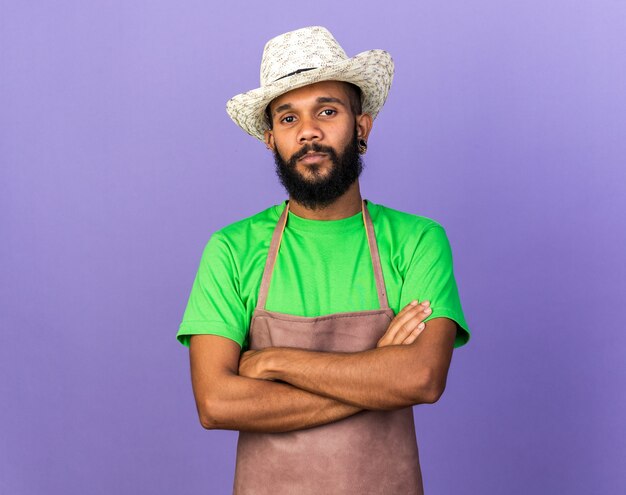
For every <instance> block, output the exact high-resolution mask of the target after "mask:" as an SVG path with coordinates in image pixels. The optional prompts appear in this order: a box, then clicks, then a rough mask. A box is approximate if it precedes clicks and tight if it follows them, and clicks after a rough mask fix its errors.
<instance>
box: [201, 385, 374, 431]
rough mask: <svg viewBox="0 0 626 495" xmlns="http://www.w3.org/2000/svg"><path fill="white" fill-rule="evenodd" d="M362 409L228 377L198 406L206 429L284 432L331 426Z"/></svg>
mask: <svg viewBox="0 0 626 495" xmlns="http://www.w3.org/2000/svg"><path fill="white" fill-rule="evenodd" d="M361 409H362V408H359V407H356V406H353V405H348V404H345V403H343V402H340V401H338V400H335V399H331V398H328V397H322V396H319V395H316V394H314V393H310V392H307V391H304V390H301V389H299V388H296V387H293V386H292V385H289V384H286V383H277V382H271V381H267V380H257V379H254V378H247V377H242V376H237V375H229V376H226V377H223V378H222V379H221V380H220V386H219V387H217V388H216V389H215V390H213V392H212V393H211V394H209V395H208V396H206V398H204V399H203V400H201V401H200V402H199V403H198V412H199V414H200V418H201V422H202V424H203V426H204V427H205V428H210V429H225V430H240V431H256V432H284V431H292V430H301V429H305V428H310V427H313V426H318V425H322V424H326V423H331V422H333V421H337V420H340V419H343V418H346V417H348V416H351V415H353V414H355V413H357V412H359V411H360V410H361Z"/></svg>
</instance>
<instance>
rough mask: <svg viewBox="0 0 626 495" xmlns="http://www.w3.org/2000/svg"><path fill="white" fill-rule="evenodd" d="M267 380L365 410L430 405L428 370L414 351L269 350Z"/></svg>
mask: <svg viewBox="0 0 626 495" xmlns="http://www.w3.org/2000/svg"><path fill="white" fill-rule="evenodd" d="M267 352H268V355H267V358H266V363H267V367H268V368H267V372H266V375H267V377H268V378H270V379H272V380H282V381H285V382H288V383H290V384H291V385H293V386H295V387H298V388H300V389H302V390H306V391H308V392H312V393H315V394H319V395H322V396H325V397H328V398H331V399H337V400H340V401H343V402H345V403H348V404H352V405H354V406H356V407H361V408H366V409H383V410H386V409H397V408H401V407H406V406H410V405H412V404H419V403H422V402H432V394H430V393H429V389H428V384H429V376H428V370H427V368H422V367H420V366H418V365H417V362H418V359H417V358H416V353H415V349H411V346H400V345H394V346H387V347H379V348H376V349H370V350H367V351H363V352H355V353H334V352H315V351H306V350H301V349H292V348H271V349H267Z"/></svg>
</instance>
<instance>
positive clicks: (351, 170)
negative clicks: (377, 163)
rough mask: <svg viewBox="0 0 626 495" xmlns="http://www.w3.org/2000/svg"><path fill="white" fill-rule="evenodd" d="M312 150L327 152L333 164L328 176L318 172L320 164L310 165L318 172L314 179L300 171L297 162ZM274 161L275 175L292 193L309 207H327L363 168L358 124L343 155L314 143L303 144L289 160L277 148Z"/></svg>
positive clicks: (314, 172)
mask: <svg viewBox="0 0 626 495" xmlns="http://www.w3.org/2000/svg"><path fill="white" fill-rule="evenodd" d="M309 151H315V152H319V153H326V154H327V156H328V159H329V160H330V161H331V162H332V164H333V165H332V167H331V169H330V171H329V172H328V174H327V175H326V177H319V176H318V175H317V168H318V166H310V170H312V172H313V175H315V177H314V178H311V179H307V178H305V177H303V176H302V175H301V174H300V173H299V172H298V171H297V169H296V162H297V161H298V159H300V158H302V157H303V156H304V155H305V154H306V153H308V152H309ZM274 162H275V163H276V175H278V178H279V179H280V183H281V184H282V185H283V187H284V188H285V190H286V191H287V193H288V194H289V196H290V197H291V198H292V199H293V200H294V201H297V202H298V203H300V204H302V205H303V206H304V207H305V208H308V209H310V210H315V209H320V208H324V207H326V206H328V205H329V204H331V203H332V202H333V201H335V200H336V199H337V198H338V197H340V196H341V195H342V194H343V193H345V192H346V191H347V190H348V188H349V187H350V186H351V185H352V184H353V183H354V181H355V180H357V179H358V178H359V176H360V175H361V172H362V171H363V162H362V161H361V156H360V155H359V148H358V146H357V131H356V127H355V129H354V135H353V136H352V139H351V140H350V141H349V142H348V144H347V145H346V147H345V148H344V149H343V150H342V152H341V154H340V155H337V152H336V151H335V150H334V148H331V147H330V146H323V145H321V144H318V143H313V144H306V145H304V146H303V147H302V148H301V149H300V150H298V151H297V152H296V153H294V154H293V155H292V156H291V158H289V160H288V161H285V160H284V159H283V157H282V156H281V155H280V153H279V152H278V150H277V149H275V150H274Z"/></svg>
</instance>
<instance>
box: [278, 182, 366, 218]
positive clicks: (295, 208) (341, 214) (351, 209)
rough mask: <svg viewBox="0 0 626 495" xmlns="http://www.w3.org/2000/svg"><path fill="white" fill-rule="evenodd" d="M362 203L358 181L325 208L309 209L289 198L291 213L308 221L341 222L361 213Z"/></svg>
mask: <svg viewBox="0 0 626 495" xmlns="http://www.w3.org/2000/svg"><path fill="white" fill-rule="evenodd" d="M362 201H363V200H362V198H361V191H360V189H359V181H358V179H357V180H355V181H354V183H353V184H352V185H351V186H350V187H349V188H348V190H347V191H346V192H345V193H343V194H342V195H341V196H339V197H338V198H337V199H336V200H335V201H333V202H332V203H331V204H329V205H327V206H324V207H319V208H313V209H309V208H307V207H305V206H304V205H302V204H301V203H298V202H297V201H296V200H294V199H293V198H291V197H289V211H291V212H293V214H294V215H297V216H299V217H302V218H306V219H308V220H341V219H342V218H347V217H351V216H353V215H356V214H357V213H359V212H360V211H361V203H362Z"/></svg>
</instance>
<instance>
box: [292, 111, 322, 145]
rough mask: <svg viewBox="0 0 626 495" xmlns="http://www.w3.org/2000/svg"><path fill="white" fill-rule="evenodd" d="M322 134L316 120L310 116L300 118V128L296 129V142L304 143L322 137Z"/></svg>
mask: <svg viewBox="0 0 626 495" xmlns="http://www.w3.org/2000/svg"><path fill="white" fill-rule="evenodd" d="M322 137H323V134H322V130H321V129H320V127H319V125H318V123H317V121H316V120H315V119H313V118H310V117H302V118H301V120H300V129H299V130H298V136H297V138H298V143H299V144H306V143H312V142H313V141H319V140H320V139H322Z"/></svg>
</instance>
